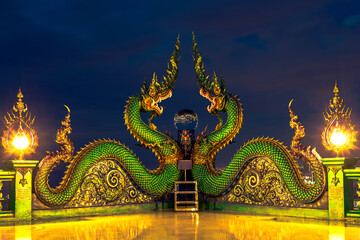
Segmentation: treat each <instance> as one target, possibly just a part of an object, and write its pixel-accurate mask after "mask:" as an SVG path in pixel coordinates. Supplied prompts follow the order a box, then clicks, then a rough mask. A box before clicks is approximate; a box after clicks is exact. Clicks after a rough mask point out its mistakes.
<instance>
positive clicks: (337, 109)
mask: <svg viewBox="0 0 360 240" xmlns="http://www.w3.org/2000/svg"><path fill="white" fill-rule="evenodd" d="M333 92H334V97H333V99H332V100H330V104H329V107H328V109H327V110H326V111H325V112H324V114H323V115H324V119H325V122H326V124H325V127H324V129H323V132H322V134H321V137H322V144H323V145H324V147H325V148H326V149H327V150H331V151H335V152H336V154H337V155H338V154H339V153H341V152H343V151H345V150H349V149H352V148H354V143H355V142H356V133H357V131H355V130H354V128H355V126H354V125H353V124H352V123H351V121H350V115H351V109H349V108H345V105H344V101H343V100H342V99H341V98H340V97H339V95H338V93H339V89H338V87H337V85H336V84H335V87H334V91H333Z"/></svg>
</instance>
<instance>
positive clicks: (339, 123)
mask: <svg viewBox="0 0 360 240" xmlns="http://www.w3.org/2000/svg"><path fill="white" fill-rule="evenodd" d="M333 92H334V97H333V98H332V99H331V100H330V104H329V107H328V109H327V110H326V111H325V112H324V113H323V115H324V118H325V122H326V124H325V127H324V129H323V131H322V134H321V137H322V144H323V145H324V147H325V148H326V149H327V150H330V151H335V152H336V155H337V156H336V157H333V158H320V161H321V162H322V163H323V164H324V166H325V167H326V170H327V184H328V209H329V218H330V219H336V220H343V219H344V218H345V217H346V216H351V214H354V213H353V212H354V211H355V212H356V210H355V209H354V206H355V205H356V204H358V203H356V201H355V199H354V197H353V192H352V191H353V190H352V189H353V187H354V186H353V180H356V181H357V184H358V186H359V187H360V178H359V177H360V168H359V167H355V165H356V163H357V161H358V160H360V158H359V157H344V156H340V155H343V152H344V151H346V150H350V149H353V148H354V147H355V146H354V144H355V142H356V134H357V131H355V129H354V128H355V126H354V125H353V124H352V123H351V120H350V115H351V109H349V108H346V107H345V105H344V101H343V99H341V98H340V97H339V89H338V87H337V84H335V87H334V90H333ZM359 196H360V195H359ZM355 214H356V213H355Z"/></svg>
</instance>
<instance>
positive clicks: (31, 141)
mask: <svg viewBox="0 0 360 240" xmlns="http://www.w3.org/2000/svg"><path fill="white" fill-rule="evenodd" d="M17 97H18V101H17V103H16V104H15V105H14V106H13V109H12V110H10V111H9V112H8V113H7V115H6V116H5V117H4V118H5V121H6V130H5V131H4V134H3V137H2V144H3V146H4V148H5V152H8V153H10V154H16V155H18V159H17V160H10V161H9V163H11V165H12V170H14V179H15V184H14V188H15V189H14V196H15V197H14V196H12V198H15V201H14V216H15V218H16V219H20V220H23V219H31V217H32V216H31V211H32V171H33V169H34V168H35V167H36V164H37V163H38V162H39V161H37V160H24V159H23V158H24V155H25V154H28V153H34V152H35V149H36V147H37V146H38V136H37V133H36V131H35V129H34V127H33V124H34V120H35V117H31V113H30V112H29V111H28V107H27V105H26V104H25V103H24V102H23V101H22V98H23V97H24V96H23V94H22V93H21V90H20V89H19V92H18V94H17Z"/></svg>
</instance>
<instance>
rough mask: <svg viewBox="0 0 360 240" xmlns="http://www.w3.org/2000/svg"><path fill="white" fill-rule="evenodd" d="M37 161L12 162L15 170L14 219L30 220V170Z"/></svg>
mask: <svg viewBox="0 0 360 240" xmlns="http://www.w3.org/2000/svg"><path fill="white" fill-rule="evenodd" d="M38 162H39V161H37V160H12V161H11V163H12V165H13V168H14V170H15V202H14V203H15V218H16V219H31V207H32V170H33V169H34V168H35V167H36V164H37V163H38Z"/></svg>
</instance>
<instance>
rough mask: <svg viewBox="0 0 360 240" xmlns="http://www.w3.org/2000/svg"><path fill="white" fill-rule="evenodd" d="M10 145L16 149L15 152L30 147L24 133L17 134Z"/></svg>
mask: <svg viewBox="0 0 360 240" xmlns="http://www.w3.org/2000/svg"><path fill="white" fill-rule="evenodd" d="M12 145H13V146H14V147H15V148H16V149H17V150H25V149H26V148H28V147H29V145H30V141H29V139H28V138H27V137H26V135H25V133H24V132H18V133H17V134H16V136H15V137H14V140H13V141H12Z"/></svg>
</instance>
